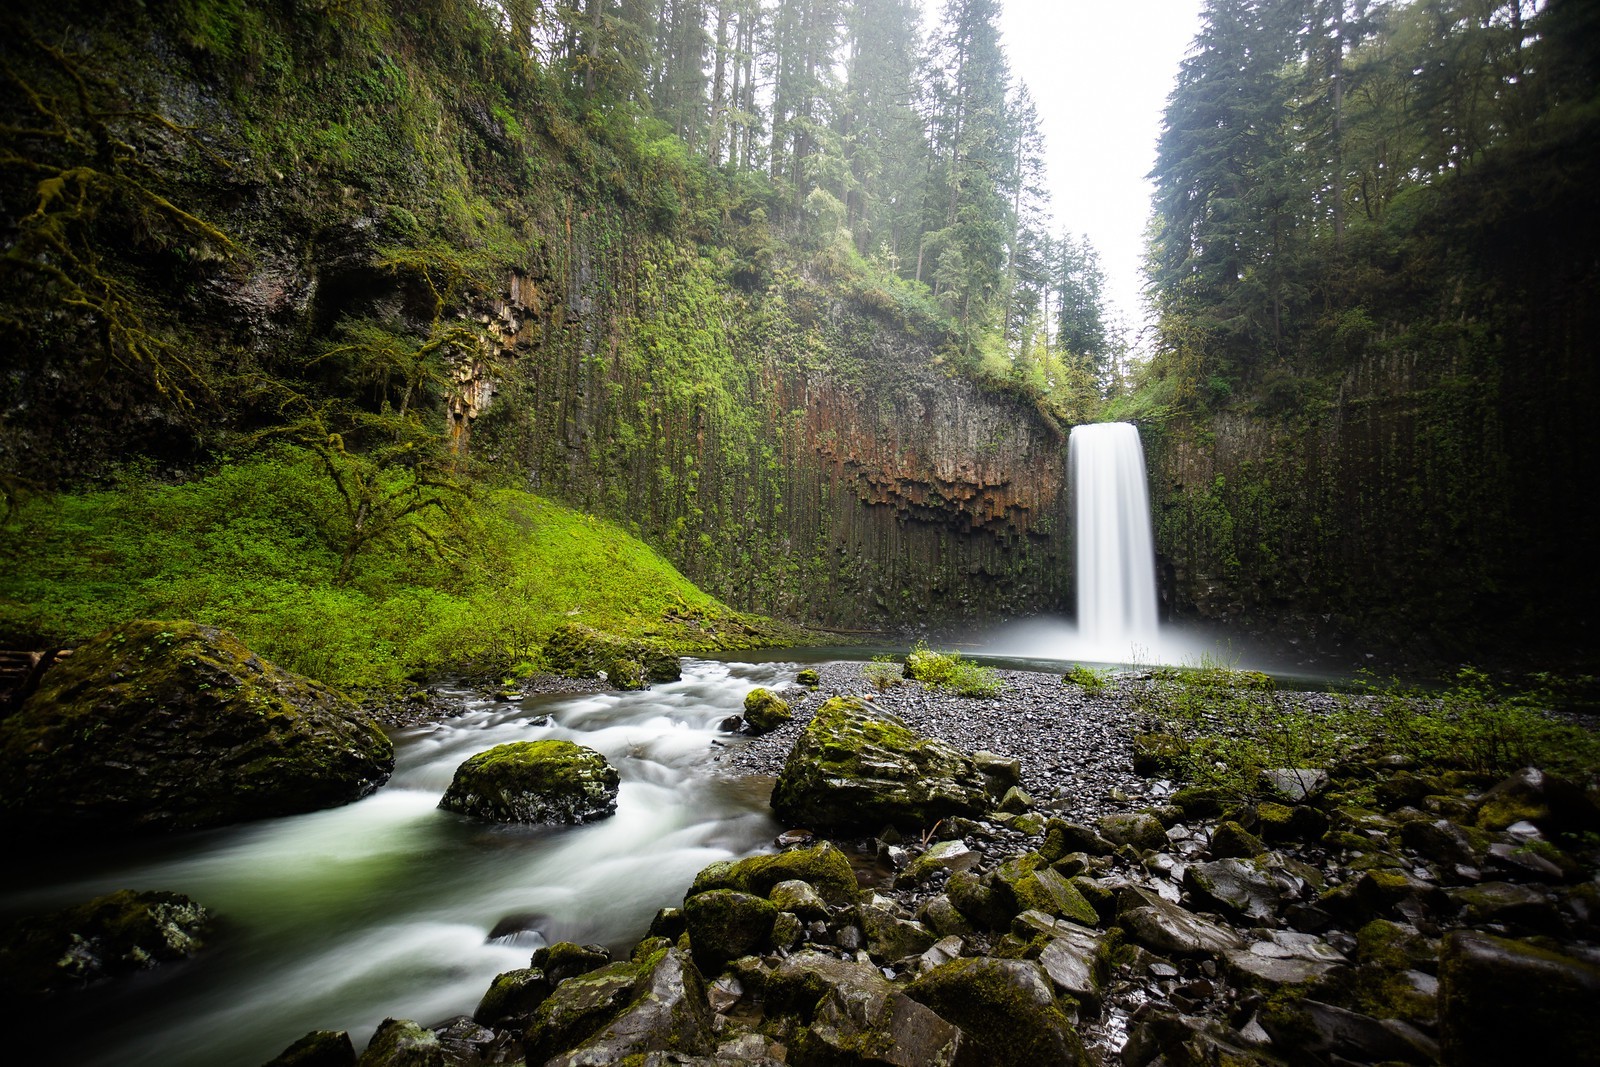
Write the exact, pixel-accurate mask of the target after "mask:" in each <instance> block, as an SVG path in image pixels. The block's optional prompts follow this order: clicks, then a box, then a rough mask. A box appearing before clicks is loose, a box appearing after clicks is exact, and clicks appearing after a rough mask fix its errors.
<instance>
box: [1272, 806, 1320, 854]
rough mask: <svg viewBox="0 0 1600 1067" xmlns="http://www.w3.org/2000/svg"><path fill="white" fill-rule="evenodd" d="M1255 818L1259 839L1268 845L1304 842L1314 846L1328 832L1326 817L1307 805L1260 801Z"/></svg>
mask: <svg viewBox="0 0 1600 1067" xmlns="http://www.w3.org/2000/svg"><path fill="white" fill-rule="evenodd" d="M1256 817H1257V819H1258V820H1259V822H1258V825H1257V829H1258V830H1260V832H1261V838H1262V840H1264V841H1267V842H1268V843H1272V842H1277V841H1305V842H1309V843H1313V844H1314V843H1316V842H1318V841H1320V840H1322V835H1323V834H1325V833H1327V832H1328V817H1327V816H1326V815H1324V814H1323V813H1322V812H1320V811H1318V810H1317V809H1316V808H1313V807H1311V806H1310V805H1309V804H1294V805H1289V804H1275V803H1273V802H1271V801H1262V802H1261V803H1260V804H1257V805H1256Z"/></svg>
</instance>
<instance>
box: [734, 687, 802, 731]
mask: <svg viewBox="0 0 1600 1067" xmlns="http://www.w3.org/2000/svg"><path fill="white" fill-rule="evenodd" d="M793 718H794V712H792V711H790V710H789V702H788V701H786V700H784V699H783V698H782V697H780V696H779V695H778V694H776V693H774V692H773V691H772V690H770V689H752V690H751V691H750V693H749V694H748V695H747V696H746V697H745V698H744V721H745V722H746V723H748V724H749V726H750V732H751V733H754V734H765V733H771V732H772V731H773V730H776V729H777V728H778V727H780V726H782V725H783V724H784V723H786V722H789V721H790V720H792V719H793Z"/></svg>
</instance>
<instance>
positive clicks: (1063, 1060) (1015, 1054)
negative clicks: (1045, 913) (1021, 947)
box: [906, 957, 1090, 1067]
mask: <svg viewBox="0 0 1600 1067" xmlns="http://www.w3.org/2000/svg"><path fill="white" fill-rule="evenodd" d="M906 993H907V995H908V996H910V997H911V998H912V999H914V1000H916V1001H918V1002H920V1003H922V1004H924V1005H926V1006H927V1007H929V1008H931V1009H932V1010H933V1011H934V1012H936V1013H937V1014H938V1016H939V1017H940V1018H941V1019H944V1020H947V1021H948V1022H951V1023H954V1024H955V1025H956V1026H958V1027H960V1028H961V1032H962V1043H961V1055H960V1057H959V1058H958V1059H957V1060H956V1063H957V1064H959V1065H960V1067H969V1065H971V1067H980V1065H990V1064H994V1065H1000V1064H1023V1063H1028V1064H1034V1063H1038V1064H1044V1063H1049V1064H1062V1065H1071V1064H1079V1063H1088V1062H1090V1060H1089V1057H1088V1055H1087V1054H1086V1053H1085V1052H1084V1050H1083V1043H1082V1042H1081V1040H1080V1039H1079V1037H1078V1033H1077V1031H1076V1030H1075V1029H1073V1026H1072V1023H1071V1021H1070V1020H1069V1019H1068V1018H1067V1016H1066V1015H1065V1014H1063V1012H1062V1011H1061V1008H1060V1006H1059V1005H1058V1004H1057V1003H1056V998H1055V994H1054V993H1053V992H1052V991H1051V986H1050V978H1049V975H1048V974H1046V973H1045V970H1044V968H1043V967H1042V966H1040V965H1039V964H1038V963H1036V962H1034V961H1031V960H1000V959H993V958H990V957H978V958H972V959H959V960H952V961H950V962H949V963H946V964H943V965H942V966H939V967H935V968H934V969H933V970H931V971H929V972H927V973H926V974H923V975H921V976H919V977H917V978H916V979H915V980H913V981H912V983H911V984H910V985H909V986H908V987H907V988H906Z"/></svg>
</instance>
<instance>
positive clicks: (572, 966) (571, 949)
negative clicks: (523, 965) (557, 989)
mask: <svg viewBox="0 0 1600 1067" xmlns="http://www.w3.org/2000/svg"><path fill="white" fill-rule="evenodd" d="M610 962H611V953H610V952H609V951H607V950H606V949H605V947H604V946H601V945H579V944H576V943H574V942H571V941H557V942H556V943H555V944H553V945H544V946H543V947H541V948H539V949H536V950H535V951H534V953H533V959H532V960H530V961H529V966H530V967H533V968H536V969H538V970H541V971H543V972H544V973H545V976H546V977H548V978H549V979H550V984H551V985H560V984H561V983H562V982H565V981H566V980H567V979H568V978H574V977H576V976H578V975H580V974H588V973H589V972H590V971H598V970H599V969H600V968H602V967H604V966H605V965H606V964H608V963H610Z"/></svg>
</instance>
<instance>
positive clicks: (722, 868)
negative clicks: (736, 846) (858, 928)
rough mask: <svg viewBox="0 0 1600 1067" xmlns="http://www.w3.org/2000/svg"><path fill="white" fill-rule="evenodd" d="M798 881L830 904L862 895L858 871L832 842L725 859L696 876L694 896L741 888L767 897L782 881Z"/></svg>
mask: <svg viewBox="0 0 1600 1067" xmlns="http://www.w3.org/2000/svg"><path fill="white" fill-rule="evenodd" d="M790 880H798V881H801V882H805V883H806V884H807V885H809V886H811V888H813V889H815V890H816V891H817V893H818V895H820V896H821V897H822V899H823V900H825V901H827V902H828V903H830V904H843V903H851V902H854V901H855V899H856V896H857V895H858V894H859V893H860V883H859V882H858V881H857V880H856V872H855V868H853V867H851V866H850V861H849V860H848V859H846V858H845V854H844V853H843V852H841V851H839V849H838V848H837V847H835V845H834V844H833V843H832V842H831V841H823V842H821V843H820V844H816V845H812V846H811V847H810V848H793V849H790V850H789V851H787V852H779V853H778V854H777V855H773V856H750V857H748V858H746V859H742V860H739V861H738V862H737V863H733V862H729V861H727V860H722V861H719V862H717V863H713V864H711V865H710V866H708V867H705V868H703V869H702V870H701V871H700V873H699V874H697V875H695V879H694V886H693V888H691V889H690V890H689V893H690V895H693V894H695V893H704V892H705V891H706V890H708V889H737V890H739V891H740V892H742V893H754V894H756V895H757V896H763V897H764V896H767V895H768V894H770V893H771V892H772V890H773V888H774V887H776V886H777V885H778V883H779V882H787V881H790Z"/></svg>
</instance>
